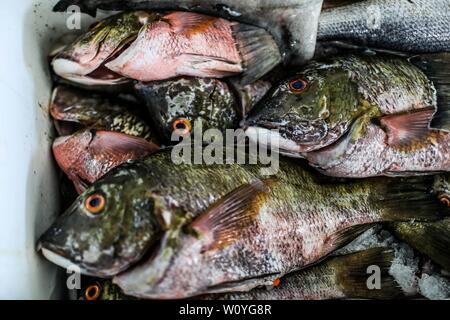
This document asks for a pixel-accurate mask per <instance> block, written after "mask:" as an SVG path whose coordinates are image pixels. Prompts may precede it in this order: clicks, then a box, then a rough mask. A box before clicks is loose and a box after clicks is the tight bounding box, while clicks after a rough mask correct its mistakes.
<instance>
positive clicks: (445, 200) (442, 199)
mask: <svg viewBox="0 0 450 320" xmlns="http://www.w3.org/2000/svg"><path fill="white" fill-rule="evenodd" d="M439 201H440V202H441V203H443V204H444V205H446V206H447V207H450V198H449V196H447V195H442V196H440V197H439Z"/></svg>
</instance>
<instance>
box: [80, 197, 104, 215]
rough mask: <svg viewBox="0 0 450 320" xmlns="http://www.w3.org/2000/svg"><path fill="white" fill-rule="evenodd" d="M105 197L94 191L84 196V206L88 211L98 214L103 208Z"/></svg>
mask: <svg viewBox="0 0 450 320" xmlns="http://www.w3.org/2000/svg"><path fill="white" fill-rule="evenodd" d="M105 204H106V200H105V197H104V196H103V195H101V194H99V193H94V194H92V195H90V196H89V197H87V198H86V201H85V204H84V205H85V207H86V209H87V211H89V213H92V214H98V213H100V212H101V211H102V210H103V209H104V208H105Z"/></svg>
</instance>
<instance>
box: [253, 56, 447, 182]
mask: <svg viewBox="0 0 450 320" xmlns="http://www.w3.org/2000/svg"><path fill="white" fill-rule="evenodd" d="M449 75H450V54H446V53H444V54H430V55H423V56H416V57H412V58H410V59H404V58H400V57H397V56H388V55H375V56H364V55H360V56H357V55H347V56H341V57H335V58H333V59H331V60H329V61H326V62H314V63H311V64H309V65H308V66H306V67H305V68H304V69H302V70H301V71H299V72H297V73H296V75H295V76H293V77H290V78H288V79H287V80H284V81H282V82H281V83H280V84H279V85H278V86H274V87H273V89H272V90H271V91H270V92H269V93H268V94H267V95H266V97H267V99H265V100H264V101H263V102H262V103H260V104H259V105H258V106H257V107H255V108H254V109H253V110H252V112H251V113H250V115H249V118H248V120H247V126H248V129H247V131H246V133H247V135H249V136H250V138H251V139H253V140H258V139H260V137H261V136H268V137H270V138H269V139H266V141H270V140H272V141H277V143H278V145H279V149H280V153H282V154H286V155H289V156H295V157H304V158H306V159H307V160H308V161H309V163H310V164H311V165H312V166H314V167H316V168H318V169H319V170H320V171H321V172H323V173H325V174H327V175H331V176H338V177H355V178H361V177H369V176H378V175H392V176H400V175H410V174H412V173H417V174H424V173H425V174H426V173H428V174H429V173H434V172H439V171H449V170H450V156H449V154H450V134H449V133H448V131H449V128H450V126H449V110H450V103H449V102H450V99H449V98H450V97H449V92H450V90H449V88H448V79H449V78H448V76H449Z"/></svg>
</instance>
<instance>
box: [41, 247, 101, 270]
mask: <svg viewBox="0 0 450 320" xmlns="http://www.w3.org/2000/svg"><path fill="white" fill-rule="evenodd" d="M37 251H38V252H39V251H41V253H42V255H43V256H44V257H45V258H46V259H47V260H48V261H50V262H51V263H54V264H56V265H57V266H59V267H61V268H63V269H65V270H73V269H74V267H75V268H77V269H78V270H79V271H80V272H81V273H82V274H84V275H87V276H95V274H92V273H90V272H89V271H88V270H87V269H85V268H83V267H81V266H80V265H79V264H77V263H75V262H73V261H72V260H70V259H69V258H67V257H66V256H65V254H64V253H63V252H62V250H59V249H58V248H56V247H55V246H53V245H52V244H51V243H47V242H39V243H38V246H37Z"/></svg>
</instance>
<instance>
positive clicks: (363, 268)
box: [79, 248, 403, 300]
mask: <svg viewBox="0 0 450 320" xmlns="http://www.w3.org/2000/svg"><path fill="white" fill-rule="evenodd" d="M393 259H394V254H393V251H392V250H389V249H386V248H372V249H368V250H364V251H360V252H355V253H351V254H346V255H343V256H337V257H332V258H328V259H326V260H325V261H324V262H321V263H319V264H317V265H315V266H312V267H310V268H306V269H304V270H302V271H298V272H295V273H292V274H290V275H287V276H286V277H284V278H282V279H276V280H275V281H274V284H273V286H268V287H263V288H256V289H253V290H251V291H249V292H241V293H227V294H211V295H206V296H200V297H196V298H194V299H205V300H328V299H349V298H351V299H357V298H360V299H394V298H398V297H401V296H403V292H402V290H401V289H400V288H399V287H398V284H397V283H396V282H395V280H394V278H393V277H392V276H390V275H389V269H390V267H391V265H392V262H393ZM373 265H376V266H378V267H380V271H381V273H380V285H381V287H380V289H379V290H373V289H370V288H369V287H368V286H367V279H368V274H367V269H368V268H369V267H370V266H373ZM79 299H81V300H130V299H135V298H133V297H132V296H127V295H125V294H124V293H123V292H122V290H121V289H120V288H119V287H118V286H117V285H115V284H113V283H112V282H111V280H105V279H95V280H91V281H90V282H89V283H88V285H86V286H85V287H84V288H83V289H82V290H81V291H80V294H79Z"/></svg>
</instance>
